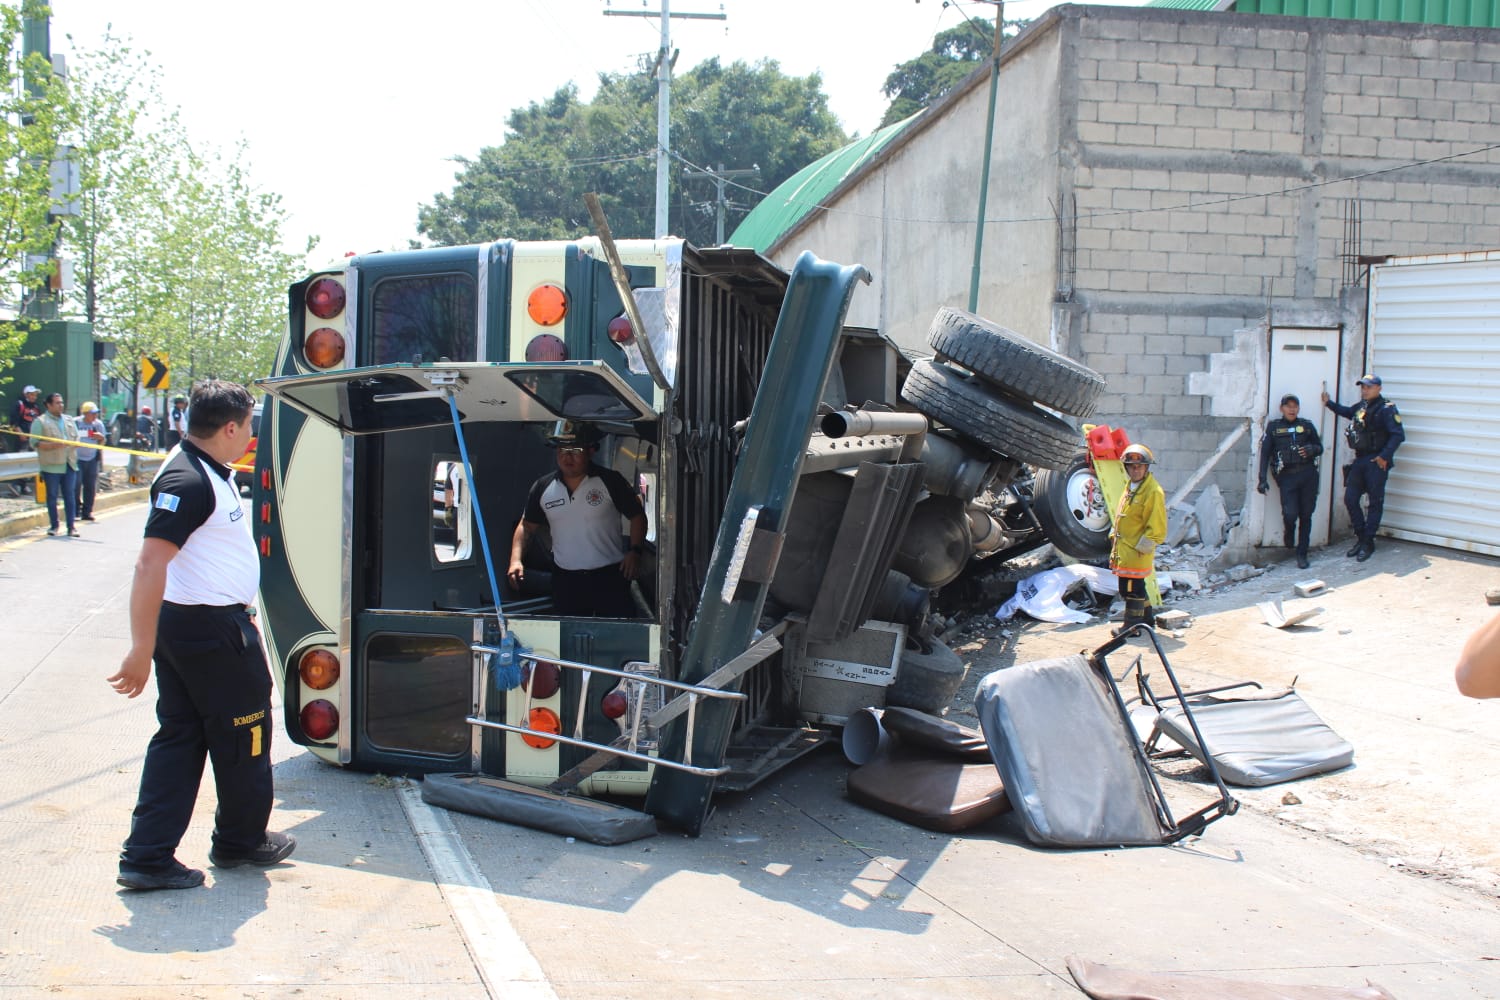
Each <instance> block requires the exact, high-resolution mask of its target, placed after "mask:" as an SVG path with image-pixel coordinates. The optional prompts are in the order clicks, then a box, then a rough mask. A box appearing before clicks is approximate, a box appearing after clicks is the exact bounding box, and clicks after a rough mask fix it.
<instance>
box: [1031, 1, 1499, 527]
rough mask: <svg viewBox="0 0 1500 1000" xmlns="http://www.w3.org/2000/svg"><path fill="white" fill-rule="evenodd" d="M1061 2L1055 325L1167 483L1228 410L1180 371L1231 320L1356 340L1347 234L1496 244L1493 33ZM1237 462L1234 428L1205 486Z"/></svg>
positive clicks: (1409, 250)
mask: <svg viewBox="0 0 1500 1000" xmlns="http://www.w3.org/2000/svg"><path fill="white" fill-rule="evenodd" d="M1057 16H1058V22H1057V25H1056V30H1057V31H1059V32H1060V36H1061V38H1060V45H1059V52H1060V60H1061V66H1060V68H1059V79H1060V80H1061V81H1063V82H1062V88H1063V90H1064V94H1065V99H1064V100H1062V101H1061V102H1060V105H1059V116H1060V117H1059V123H1058V126H1059V127H1058V141H1059V151H1060V157H1059V164H1060V167H1059V169H1060V173H1061V178H1060V189H1061V190H1062V191H1063V192H1065V193H1068V194H1071V195H1072V196H1073V198H1074V199H1076V206H1077V210H1076V211H1077V214H1076V223H1075V226H1076V228H1075V233H1076V247H1077V255H1076V271H1075V273H1074V274H1073V275H1072V276H1071V281H1068V280H1067V278H1068V276H1063V278H1064V282H1063V283H1064V284H1068V285H1069V286H1070V287H1071V289H1072V294H1071V296H1070V298H1069V300H1068V301H1067V302H1065V303H1062V304H1060V305H1058V306H1057V307H1055V308H1054V312H1053V317H1054V318H1053V323H1054V329H1053V331H1052V336H1053V338H1054V339H1055V340H1056V341H1057V342H1058V343H1059V344H1061V345H1063V346H1064V347H1065V349H1066V350H1067V351H1068V352H1069V353H1070V354H1072V355H1074V356H1075V357H1078V358H1079V359H1080V360H1082V361H1084V362H1085V363H1087V364H1089V365H1091V366H1093V367H1094V368H1096V369H1098V370H1099V371H1101V372H1102V373H1104V374H1105V375H1106V376H1107V377H1108V379H1109V390H1108V395H1107V397H1106V399H1105V400H1104V403H1103V405H1102V407H1101V414H1100V419H1102V420H1104V421H1106V422H1118V423H1121V424H1124V425H1125V426H1127V427H1130V428H1137V427H1138V428H1140V431H1139V433H1137V435H1136V436H1138V437H1141V438H1142V439H1143V440H1146V439H1147V438H1148V437H1154V438H1155V439H1156V441H1157V442H1158V443H1159V446H1160V448H1161V454H1162V463H1161V468H1160V472H1161V478H1162V480H1163V485H1165V486H1166V487H1167V489H1168V490H1169V491H1170V490H1171V489H1172V488H1173V484H1174V482H1180V481H1182V480H1184V479H1185V478H1186V477H1187V476H1188V475H1189V474H1191V472H1192V471H1193V470H1194V469H1195V468H1197V466H1198V465H1199V464H1200V463H1201V462H1202V461H1203V460H1204V458H1206V457H1207V456H1208V455H1209V454H1211V453H1212V452H1213V450H1214V449H1215V448H1216V447H1217V446H1218V443H1219V441H1220V439H1221V438H1222V436H1223V434H1224V433H1226V432H1227V430H1229V429H1230V428H1231V427H1232V426H1233V420H1232V419H1229V418H1225V417H1222V416H1218V417H1214V416H1209V414H1210V412H1211V410H1210V406H1209V403H1210V401H1209V400H1208V399H1206V398H1204V397H1202V396H1193V395H1191V394H1189V392H1188V381H1189V376H1190V375H1191V374H1192V373H1194V372H1200V371H1205V370H1207V369H1208V367H1209V356H1210V355H1212V354H1217V353H1221V352H1225V351H1231V350H1234V349H1235V339H1234V336H1233V334H1234V332H1235V331H1236V330H1242V329H1246V328H1256V327H1259V328H1265V327H1266V326H1267V318H1268V317H1269V316H1270V315H1271V314H1272V313H1273V312H1274V313H1275V314H1276V315H1277V322H1278V323H1282V324H1285V323H1287V322H1288V318H1289V317H1290V318H1291V319H1292V321H1293V322H1295V317H1296V315H1297V314H1298V313H1302V312H1305V313H1309V314H1312V313H1316V314H1319V315H1322V316H1326V315H1327V314H1328V313H1329V312H1335V313H1338V314H1339V315H1340V316H1341V317H1342V321H1343V322H1344V324H1345V327H1346V330H1348V331H1349V334H1350V336H1349V337H1347V338H1346V342H1349V341H1350V340H1352V341H1354V342H1360V341H1362V340H1363V336H1364V331H1363V319H1362V311H1361V310H1359V309H1357V308H1356V309H1351V308H1349V305H1348V301H1347V300H1348V298H1349V297H1348V296H1344V295H1341V293H1342V292H1343V286H1344V274H1345V262H1344V256H1343V255H1344V254H1345V252H1346V250H1349V251H1352V252H1354V253H1358V254H1365V255H1374V254H1398V255H1406V254H1425V253H1442V252H1450V251H1459V250H1475V249H1489V248H1495V247H1500V149H1488V148H1486V147H1491V146H1497V145H1500V32H1497V31H1492V30H1483V29H1457V28H1446V27H1439V26H1431V25H1412V24H1394V23H1384V22H1355V21H1334V20H1319V19H1304V18H1290V17H1261V16H1251V15H1235V14H1224V13H1200V12H1190V11H1177V10H1164V9H1155V8H1101V7H1063V8H1058V9H1057ZM1476 150H1478V152H1475V151H1476ZM1351 200H1352V201H1355V202H1357V205H1358V210H1359V212H1360V216H1361V225H1360V230H1359V233H1358V237H1359V238H1358V241H1357V243H1356V244H1351V243H1350V242H1349V240H1348V235H1349V234H1348V230H1347V228H1346V222H1345V216H1346V213H1347V212H1348V211H1349V210H1350V208H1349V205H1350V202H1351ZM1266 348H1267V345H1266V344H1260V345H1259V347H1258V349H1260V350H1265V349H1266ZM1262 370H1263V369H1262ZM1268 395H1269V392H1268V391H1262V392H1260V396H1261V397H1262V398H1264V397H1266V396H1268ZM1250 416H1254V417H1257V418H1264V416H1265V413H1264V412H1262V413H1258V414H1250ZM1147 443H1152V442H1151V441H1150V440H1147ZM1251 460H1252V452H1251V442H1250V441H1248V440H1247V441H1242V442H1241V443H1240V444H1239V445H1237V446H1236V448H1235V449H1234V450H1233V451H1231V452H1230V453H1229V454H1228V455H1226V456H1225V457H1224V458H1223V459H1222V460H1221V461H1220V463H1219V465H1218V466H1217V472H1216V475H1215V477H1214V479H1213V480H1211V481H1215V482H1217V483H1218V484H1219V486H1220V488H1221V490H1223V492H1224V494H1225V497H1226V500H1228V501H1229V503H1230V506H1231V509H1233V508H1235V507H1237V506H1238V504H1239V503H1240V502H1242V501H1243V500H1244V498H1245V493H1246V489H1247V486H1248V482H1249V478H1248V476H1247V474H1246V469H1247V468H1248V466H1249V463H1250V462H1251Z"/></svg>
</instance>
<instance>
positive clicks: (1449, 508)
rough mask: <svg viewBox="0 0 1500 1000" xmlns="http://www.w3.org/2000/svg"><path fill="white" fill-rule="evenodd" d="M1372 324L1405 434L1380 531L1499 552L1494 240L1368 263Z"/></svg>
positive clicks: (1499, 367) (1373, 343) (1499, 357)
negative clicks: (1489, 244) (1475, 248)
mask: <svg viewBox="0 0 1500 1000" xmlns="http://www.w3.org/2000/svg"><path fill="white" fill-rule="evenodd" d="M1369 330H1370V339H1369V343H1370V363H1369V369H1370V370H1371V371H1373V372H1374V373H1375V374H1377V375H1379V376H1380V377H1381V379H1382V380H1383V381H1384V383H1385V384H1384V386H1383V390H1382V391H1383V393H1384V395H1385V396H1386V398H1388V399H1390V400H1392V401H1393V402H1395V404H1396V405H1397V407H1399V408H1400V410H1401V419H1402V425H1403V426H1404V427H1405V428H1406V435H1407V436H1406V442H1405V443H1404V444H1403V445H1402V446H1401V449H1400V450H1399V451H1398V452H1397V453H1396V464H1395V467H1394V468H1393V470H1392V472H1391V477H1390V482H1389V484H1388V485H1387V486H1386V493H1385V517H1384V519H1383V521H1382V523H1381V529H1380V530H1381V534H1389V535H1393V536H1395V537H1397V538H1409V539H1411V540H1413V541H1419V542H1429V543H1432V544H1436V545H1443V546H1447V547H1449V548H1456V549H1463V550H1466V551H1470V552H1484V553H1488V554H1490V555H1500V462H1497V454H1496V452H1497V447H1496V446H1497V443H1500V251H1487V252H1482V253H1470V254H1445V255H1441V256H1433V257H1407V258H1397V259H1396V260H1393V261H1392V262H1390V263H1388V264H1382V265H1379V266H1377V267H1374V268H1372V269H1371V272H1370V314H1369Z"/></svg>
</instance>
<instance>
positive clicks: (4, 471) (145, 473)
mask: <svg viewBox="0 0 1500 1000" xmlns="http://www.w3.org/2000/svg"><path fill="white" fill-rule="evenodd" d="M166 457H167V456H166V455H165V454H158V455H149V456H148V455H141V454H138V453H137V454H132V455H131V456H130V460H129V461H128V462H127V463H126V465H125V467H126V469H127V470H128V475H129V479H130V481H131V482H132V483H140V482H146V481H148V480H150V479H151V477H152V476H155V475H156V470H157V469H159V468H161V463H162V462H163V461H164V460H165V459H166ZM41 471H42V466H41V462H40V461H38V459H37V455H36V452H34V451H18V452H12V453H11V454H8V455H0V483H4V482H11V481H14V480H17V479H35V478H36V477H37V476H38V475H40V474H41Z"/></svg>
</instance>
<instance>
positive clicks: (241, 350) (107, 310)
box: [67, 36, 313, 387]
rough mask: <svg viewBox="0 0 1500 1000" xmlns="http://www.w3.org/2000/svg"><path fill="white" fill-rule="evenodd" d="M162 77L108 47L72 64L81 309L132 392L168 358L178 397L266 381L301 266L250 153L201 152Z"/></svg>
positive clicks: (72, 238)
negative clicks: (164, 91) (151, 361)
mask: <svg viewBox="0 0 1500 1000" xmlns="http://www.w3.org/2000/svg"><path fill="white" fill-rule="evenodd" d="M156 72H157V71H156V69H155V67H154V66H153V65H152V64H151V63H150V61H149V59H148V58H147V56H146V55H145V54H144V53H136V52H135V51H133V50H132V49H131V48H130V46H129V44H128V43H126V42H123V41H121V40H120V39H116V38H112V37H109V36H106V37H105V39H104V45H103V47H102V48H100V49H97V50H93V51H83V52H80V53H79V55H78V58H77V61H76V66H75V71H74V78H73V85H72V89H73V103H72V112H73V113H72V117H71V118H70V119H69V126H70V128H69V136H70V138H71V139H72V141H73V144H74V146H75V158H76V161H77V163H78V166H79V176H80V187H81V189H82V194H81V198H80V200H81V203H82V209H81V212H80V214H79V215H77V216H76V217H74V218H72V219H71V220H69V224H68V230H67V232H68V240H69V246H70V248H71V249H73V251H74V252H75V253H76V254H77V256H78V263H79V267H78V269H77V270H78V274H79V287H80V288H81V290H82V302H81V305H82V310H83V313H84V316H85V318H86V319H87V320H89V321H90V322H91V323H93V324H94V330H95V334H96V336H98V337H100V338H102V339H107V340H111V341H114V342H115V344H116V352H117V353H116V360H115V362H114V364H113V365H112V366H111V370H110V374H112V375H114V376H115V377H117V378H119V379H121V380H122V381H124V382H126V383H128V384H129V385H131V386H132V387H134V386H135V385H136V383H137V381H138V372H137V370H136V365H137V363H138V360H139V358H140V357H141V356H142V355H143V354H158V355H159V354H166V355H167V356H169V357H170V358H171V364H172V370H173V375H174V382H175V383H176V384H178V385H184V386H185V385H187V384H189V383H191V382H192V381H193V380H194V379H198V378H206V377H217V378H226V379H232V380H234V381H238V382H248V381H250V380H252V379H254V378H257V377H259V376H261V375H264V374H265V373H266V372H268V371H270V370H271V364H272V361H273V355H274V352H275V349H276V345H277V343H278V342H279V340H280V336H281V332H282V328H283V326H284V323H285V317H284V312H283V306H284V304H285V298H284V295H283V292H284V290H285V288H286V287H287V285H289V284H290V283H291V282H292V281H293V280H294V279H295V276H296V275H297V273H298V272H299V271H300V269H301V263H300V258H299V256H298V255H296V254H289V253H286V252H284V251H283V250H281V249H280V248H281V245H282V242H283V228H284V225H285V212H284V210H283V209H282V208H281V203H280V198H279V196H277V195H274V194H269V193H266V192H263V191H260V190H259V189H257V188H256V186H255V185H254V184H253V183H252V182H251V180H250V176H249V168H248V166H247V157H248V151H247V149H246V148H245V146H244V145H243V144H242V145H240V146H239V147H237V148H236V149H235V150H234V152H233V155H232V156H229V157H226V156H224V155H223V154H221V153H219V152H217V151H209V152H207V153H202V152H199V151H198V150H197V149H196V148H195V147H194V145H193V144H192V143H191V142H190V141H189V139H188V137H187V135H186V134H185V131H184V130H183V128H182V126H181V124H180V122H179V121H178V118H177V115H176V113H175V111H172V110H170V109H167V110H165V111H164V110H162V108H163V105H162V103H161V100H160V96H159V93H158V88H157V85H156ZM312 244H313V241H309V245H308V248H307V249H308V250H311V248H312Z"/></svg>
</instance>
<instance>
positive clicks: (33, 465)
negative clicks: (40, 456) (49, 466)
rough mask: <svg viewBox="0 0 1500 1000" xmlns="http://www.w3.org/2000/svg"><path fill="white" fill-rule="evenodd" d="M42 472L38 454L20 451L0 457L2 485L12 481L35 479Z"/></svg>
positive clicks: (0, 479)
mask: <svg viewBox="0 0 1500 1000" xmlns="http://www.w3.org/2000/svg"><path fill="white" fill-rule="evenodd" d="M41 471H42V466H41V463H40V462H38V461H37V457H36V452H34V451H18V452H13V453H11V454H9V455H0V483H3V482H6V481H7V480H11V479H34V478H36V476H37V474H38V473H40V472H41Z"/></svg>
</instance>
